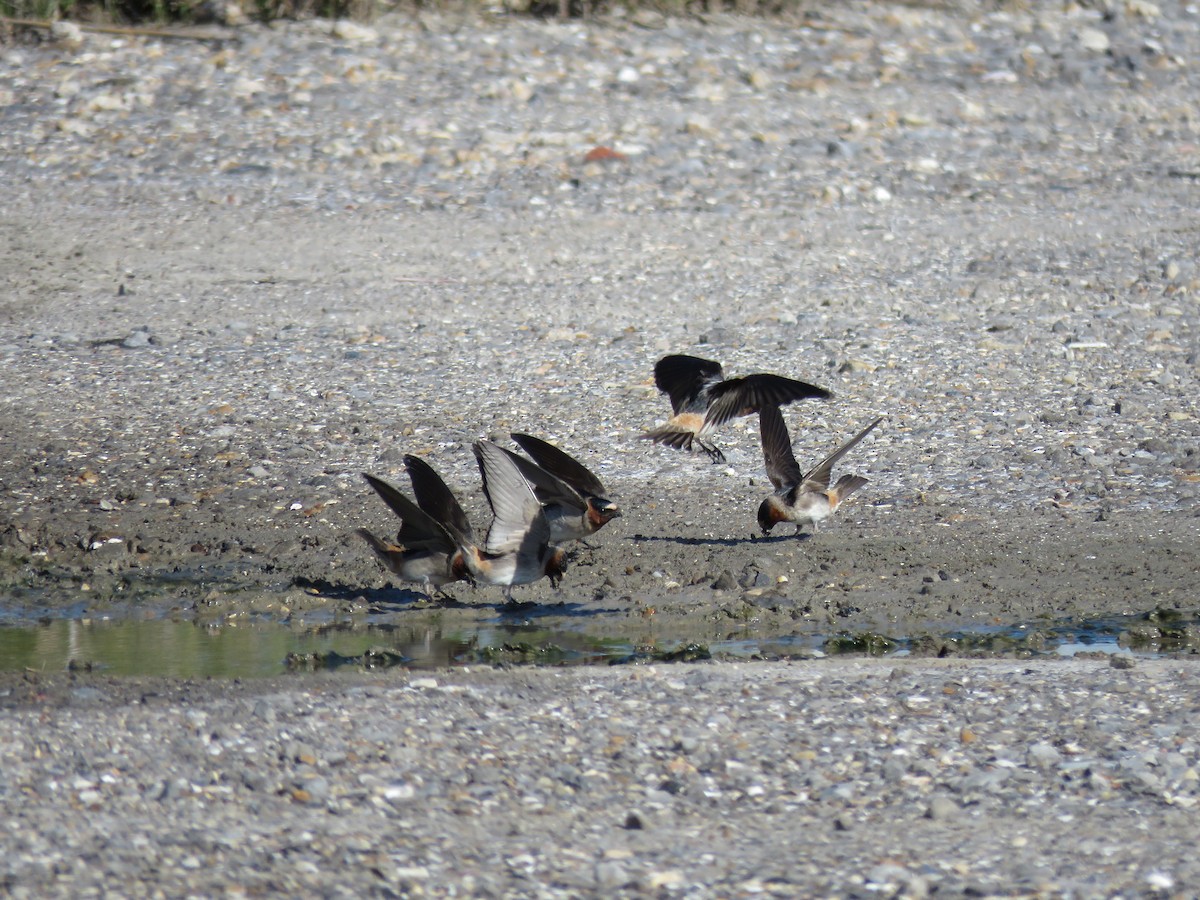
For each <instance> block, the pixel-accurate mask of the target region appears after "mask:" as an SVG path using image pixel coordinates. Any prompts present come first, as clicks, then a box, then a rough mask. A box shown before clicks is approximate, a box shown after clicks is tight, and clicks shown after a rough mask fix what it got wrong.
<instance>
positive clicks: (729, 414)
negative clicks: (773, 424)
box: [704, 374, 833, 428]
mask: <svg viewBox="0 0 1200 900" xmlns="http://www.w3.org/2000/svg"><path fill="white" fill-rule="evenodd" d="M832 396H833V394H832V393H830V392H829V391H827V390H825V388H821V387H817V386H816V385H815V384H809V383H808V382H806V381H797V380H796V379H794V378H784V377H783V376H782V375H768V374H759V375H744V376H742V377H741V378H730V379H728V380H727V381H722V382H721V383H720V384H716V385H713V386H712V388H711V389H710V390H709V406H708V412H707V413H706V414H705V416H704V427H705V428H716V427H717V426H718V425H723V424H725V423H726V422H728V421H729V420H730V419H734V418H737V417H738V416H748V415H750V414H751V413H756V412H758V411H759V410H761V409H763V408H764V407H766V406H784V405H786V404H788V403H791V402H792V401H794V400H807V399H809V398H814V399H818V400H828V399H829V398H830V397H832Z"/></svg>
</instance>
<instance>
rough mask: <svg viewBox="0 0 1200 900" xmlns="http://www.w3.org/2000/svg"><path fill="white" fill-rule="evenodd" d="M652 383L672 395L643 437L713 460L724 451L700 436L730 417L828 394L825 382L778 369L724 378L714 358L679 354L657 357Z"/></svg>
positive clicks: (719, 456)
mask: <svg viewBox="0 0 1200 900" xmlns="http://www.w3.org/2000/svg"><path fill="white" fill-rule="evenodd" d="M654 383H655V385H656V386H657V387H658V389H659V391H661V392H662V393H664V394H666V395H667V396H669V397H670V398H671V410H672V415H671V418H670V419H668V420H667V422H666V424H664V425H660V426H659V427H658V428H655V429H654V430H653V431H648V432H646V434H644V435H642V437H644V438H647V439H649V440H652V441H654V442H655V443H657V444H665V445H666V446H668V447H674V448H675V449H676V450H691V449H692V446H693V445H695V446H697V447H699V448H700V449H701V450H703V451H704V452H705V453H707V454H708V456H709V458H710V459H712V461H713V462H714V463H717V462H724V461H725V454H724V453H722V452H721V451H720V450H719V449H718V448H717V447H716V446H715V445H714V444H712V443H710V442H708V441H707V440H705V439H706V438H707V437H708V436H709V435H710V434H711V433H712V432H713V431H715V430H716V429H717V428H718V427H720V426H721V425H723V424H725V423H726V422H728V421H729V420H730V419H733V418H736V417H738V416H748V415H750V414H752V413H756V412H758V411H759V410H760V409H763V408H764V407H767V406H783V405H784V404H787V403H791V402H792V401H793V400H804V399H807V398H810V397H813V398H819V399H822V400H828V399H829V398H830V397H832V396H833V394H832V393H830V392H829V391H827V390H825V389H824V388H819V387H817V386H816V385H812V384H808V383H806V382H803V381H796V380H795V379H794V378H784V377H783V376H782V375H769V374H757V375H743V376H741V377H740V378H725V374H724V371H723V370H722V368H721V364H720V363H719V362H714V361H713V360H711V359H700V358H698V357H695V356H682V355H674V356H664V357H663V358H662V359H660V360H659V361H658V362H657V363H656V364H655V366H654Z"/></svg>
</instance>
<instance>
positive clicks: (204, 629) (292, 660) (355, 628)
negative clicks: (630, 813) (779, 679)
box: [0, 611, 1200, 678]
mask: <svg viewBox="0 0 1200 900" xmlns="http://www.w3.org/2000/svg"><path fill="white" fill-rule="evenodd" d="M1197 625H1198V619H1197V616H1196V615H1195V614H1189V615H1186V616H1185V615H1181V614H1179V613H1177V612H1173V611H1172V612H1164V611H1154V612H1151V613H1146V614H1142V615H1138V616H1115V617H1108V618H1105V619H1101V620H1096V621H1091V622H1070V623H1055V624H1053V625H1047V624H1039V625H1037V626H1004V627H1001V626H991V627H987V628H978V629H960V630H956V631H946V632H942V633H935V632H929V633H924V634H920V635H916V636H906V637H889V636H887V635H882V634H877V633H873V632H863V633H841V634H835V635H825V636H820V635H804V636H799V635H788V636H784V637H780V638H775V639H769V638H757V639H750V640H724V641H713V642H710V643H707V644H701V643H694V642H678V643H669V642H658V643H657V644H654V645H652V646H647V645H639V644H637V643H636V642H634V641H632V640H629V639H626V638H623V637H621V636H619V635H614V636H612V637H608V638H598V637H595V636H593V635H585V634H582V633H580V632H578V631H570V630H556V629H550V628H545V627H541V626H539V625H538V624H537V623H536V620H535V621H533V622H529V621H523V622H505V621H503V620H501V621H497V622H494V623H486V624H480V623H474V624H471V625H468V626H461V627H460V626H455V627H440V626H437V625H428V624H425V625H420V626H417V627H405V626H397V625H391V624H378V623H373V624H361V623H360V624H344V625H343V624H330V625H323V626H316V627H313V626H306V627H303V628H300V627H292V626H289V625H287V624H283V623H279V622H273V621H270V620H263V621H258V622H246V623H240V624H236V625H233V624H228V623H224V624H220V625H205V624H200V623H197V622H193V621H190V620H178V619H166V618H157V619H142V620H129V619H124V620H109V619H103V618H82V617H80V618H58V619H50V620H45V621H43V622H42V623H40V624H38V625H32V626H22V627H17V626H0V669H4V670H9V671H12V670H22V669H30V670H36V671H63V670H66V669H70V668H76V669H87V670H90V671H94V672H101V673H106V674H113V675H153V676H167V677H179V678H183V677H187V678H196V677H218V678H252V677H263V676H271V675H280V674H283V673H285V672H289V671H312V670H317V669H333V668H339V667H344V666H354V667H364V668H373V667H385V666H404V667H408V668H421V669H426V668H439V667H446V666H458V665H470V664H511V665H578V664H584V663H600V664H621V663H636V662H657V661H667V662H675V661H693V660H698V659H709V658H733V659H738V658H740V659H751V658H813V657H820V656H826V655H837V654H859V655H871V656H947V655H950V656H958V655H987V656H1008V657H1012V656H1016V657H1038V656H1041V657H1046V656H1055V655H1058V656H1062V655H1066V656H1072V655H1075V654H1078V653H1080V652H1097V651H1098V652H1103V653H1115V654H1135V655H1139V656H1154V655H1160V654H1164V653H1194V652H1197V648H1198V647H1200V640H1198V639H1197V638H1198V636H1200V628H1198V627H1197Z"/></svg>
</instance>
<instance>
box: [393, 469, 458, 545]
mask: <svg viewBox="0 0 1200 900" xmlns="http://www.w3.org/2000/svg"><path fill="white" fill-rule="evenodd" d="M404 467H405V468H406V469H407V470H408V480H409V481H411V482H412V489H413V495H414V496H415V497H416V498H417V505H418V506H420V507H421V509H423V510H425V512H427V513H429V515H430V516H432V517H433V518H434V519H436V520H437V521H439V522H444V523H446V524H447V525H449V526H450V528H451V529H452V530H453V531H455V532H457V533H458V534H460V535H461V536H462V537H464V538H466V539H467V540H468V541H470V542H472V543H474V541H475V532H474V530H473V529H472V528H471V521H470V519H468V518H467V514H466V511H465V510H463V508H462V505H461V504H460V503H459V502H458V499H457V498H456V497H455V496H454V494H453V492H452V491H451V490H450V488H448V487H447V486H446V482H444V481H442V477H441V476H440V475H438V473H437V472H435V471H434V470H433V466H431V465H429V463H427V462H425V460H423V459H421V458H420V457H419V456H412V455H411V454H410V455H406V456H405V457H404Z"/></svg>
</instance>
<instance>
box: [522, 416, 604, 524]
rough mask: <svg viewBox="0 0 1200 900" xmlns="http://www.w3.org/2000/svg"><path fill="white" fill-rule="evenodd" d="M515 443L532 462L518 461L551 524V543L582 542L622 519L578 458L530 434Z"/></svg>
mask: <svg viewBox="0 0 1200 900" xmlns="http://www.w3.org/2000/svg"><path fill="white" fill-rule="evenodd" d="M512 439H513V440H514V441H516V443H517V444H518V445H519V446H520V447H521V449H522V450H524V451H525V452H526V453H528V454H529V455H530V456H531V457H532V458H533V463H530V462H529V460H527V459H523V458H522V457H520V456H517V457H515V459H516V460H517V464H518V468H519V469H520V470H521V474H522V475H524V476H525V480H526V481H528V482H529V486H530V487H532V488H533V493H534V494H535V495H536V496H537V498H538V500H539V501H540V502H541V504H542V512H544V513H545V514H546V519H547V520H548V521H549V522H550V542H551V543H553V544H561V543H563V542H565V541H575V540H582V539H583V538H585V537H587V536H588V535H589V534H595V533H596V532H597V531H599V530H600V529H601V528H603V527H604V526H605V525H607V524H608V523H609V522H611V521H612V520H613V519H616V518H619V517H620V515H621V510H620V509H618V508H617V504H615V503H613V502H612V501H611V500H609V499H608V498H607V497H606V496H605V494H606V493H607V492H606V491H605V490H604V485H603V484H602V483H601V482H600V479H599V478H597V477H596V476H595V475H593V474H592V472H591V470H590V469H588V468H587V467H586V466H585V465H584V464H583V463H581V462H580V461H579V460H577V459H575V457H573V456H570V455H569V454H567V453H564V452H563V451H562V450H559V449H558V448H557V447H555V446H553V445H551V444H548V443H546V442H545V441H543V440H542V439H541V438H536V437H534V436H533V435H530V434H513V435H512Z"/></svg>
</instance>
